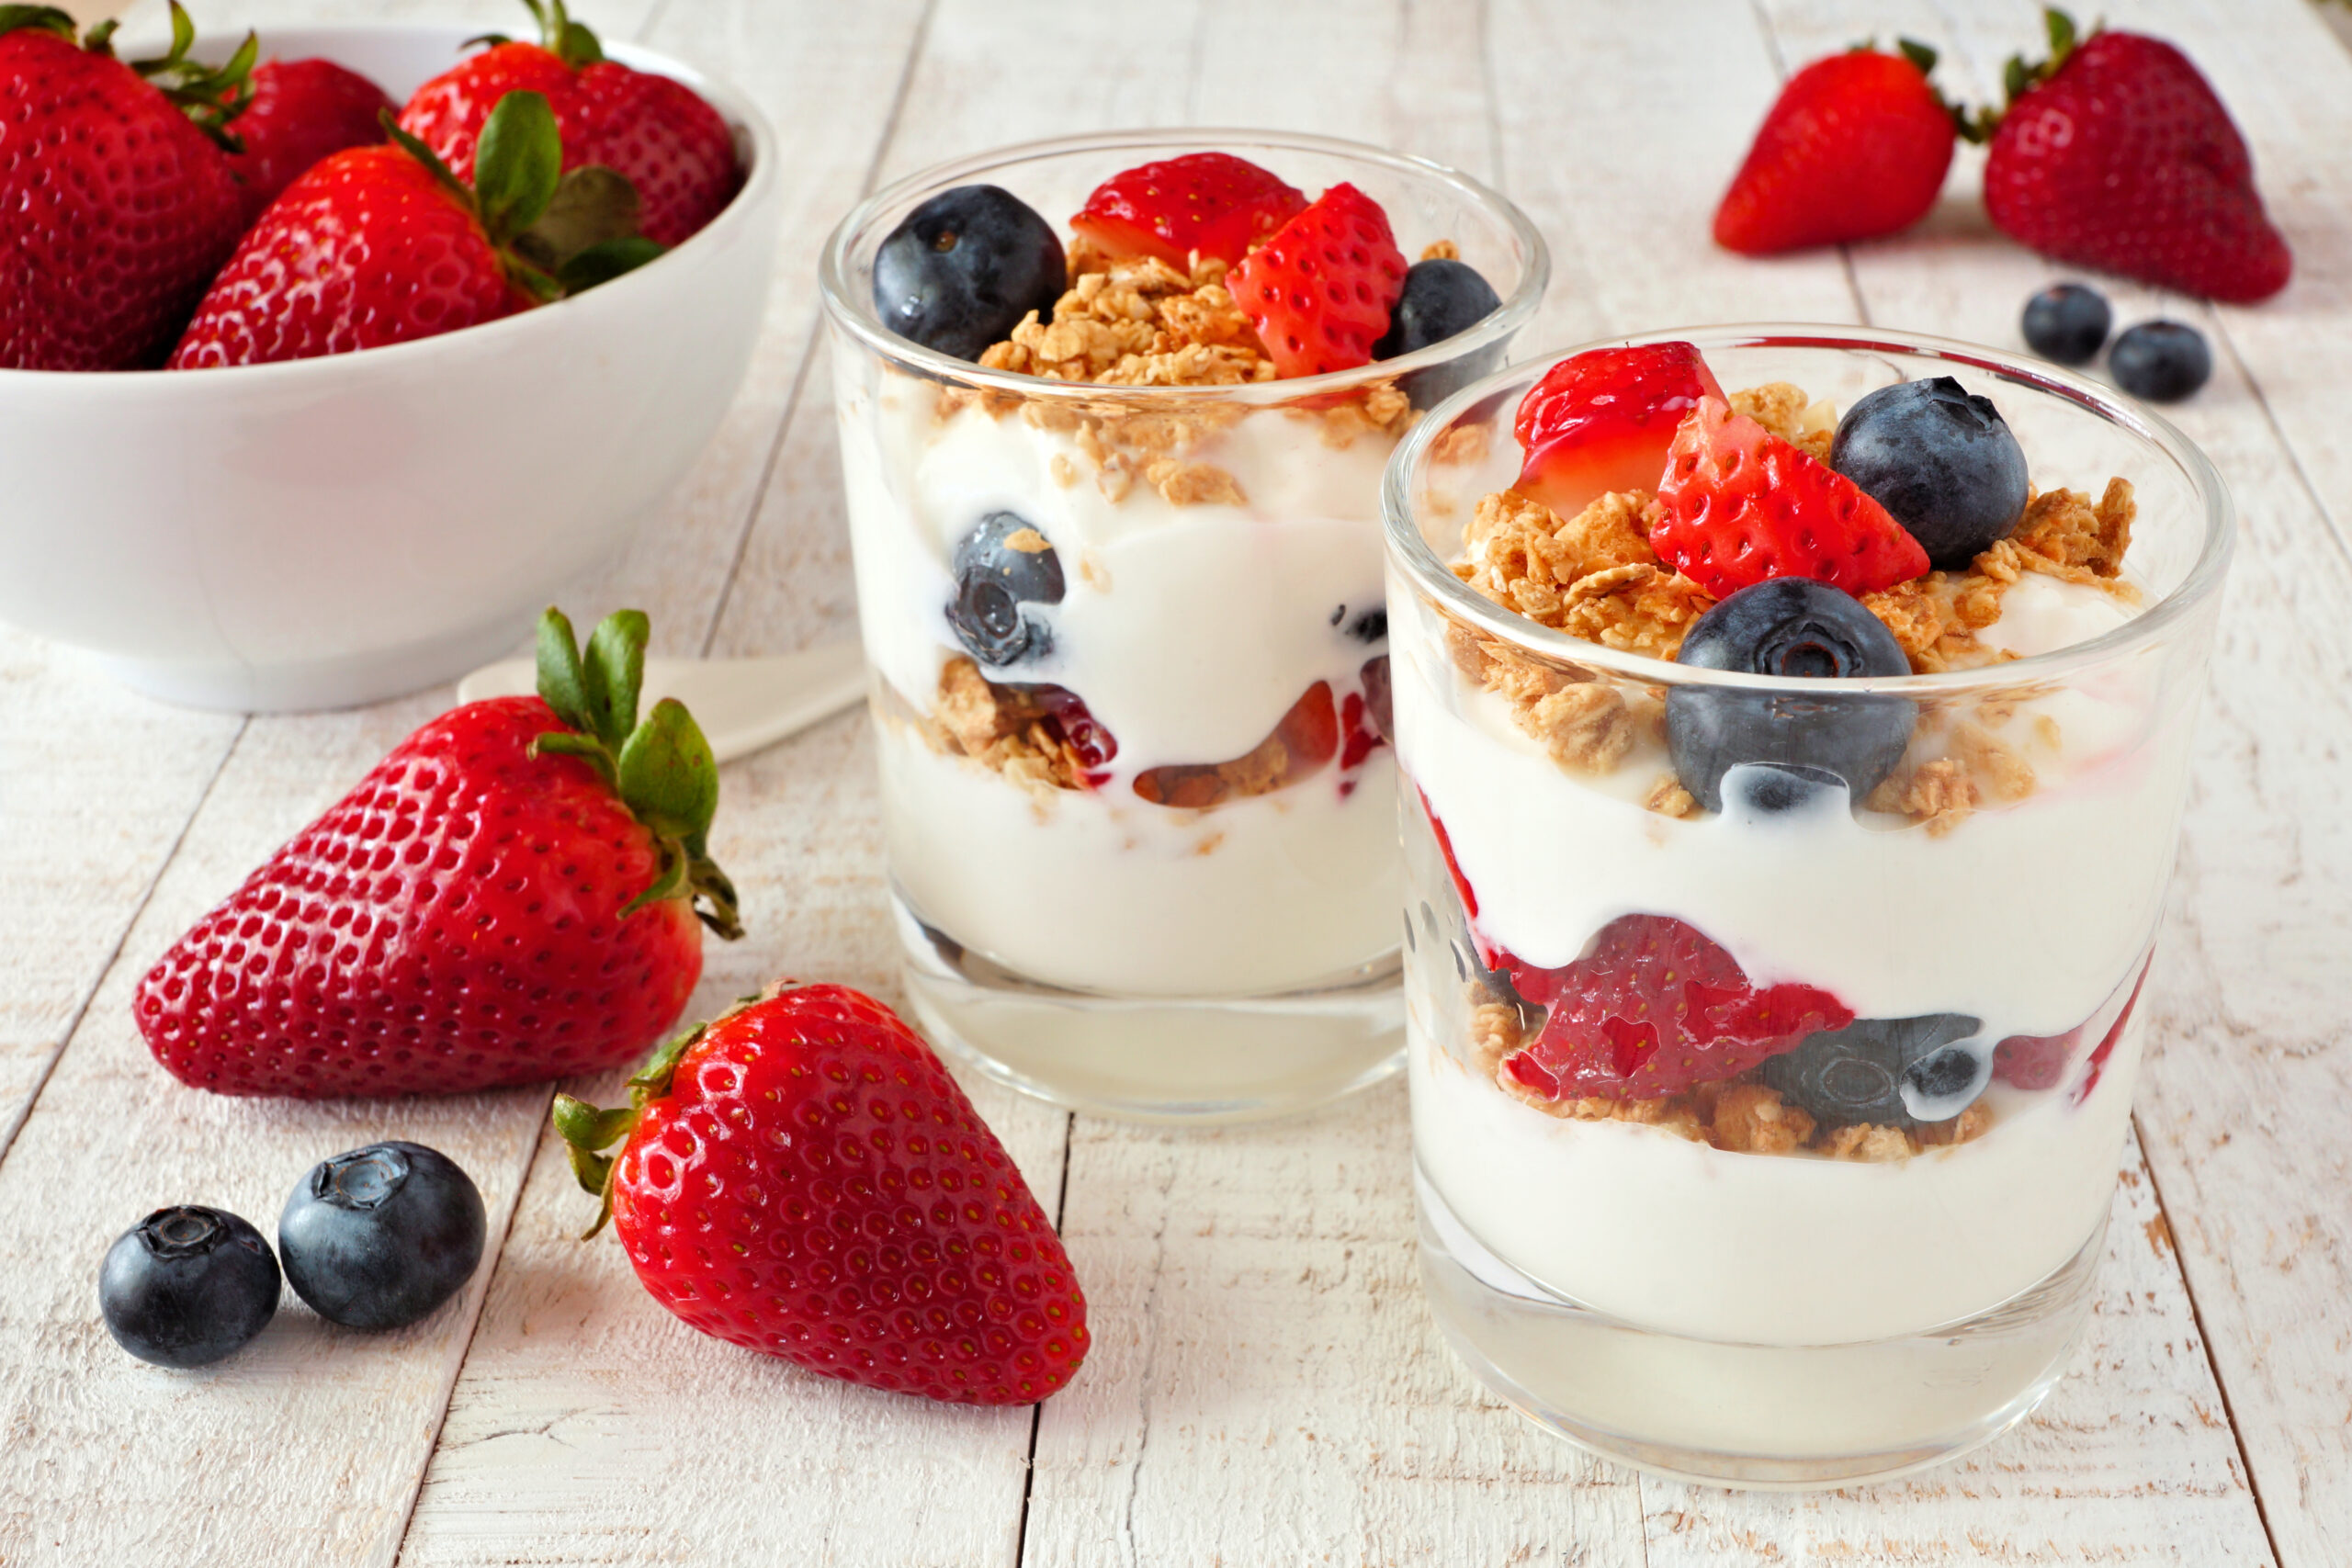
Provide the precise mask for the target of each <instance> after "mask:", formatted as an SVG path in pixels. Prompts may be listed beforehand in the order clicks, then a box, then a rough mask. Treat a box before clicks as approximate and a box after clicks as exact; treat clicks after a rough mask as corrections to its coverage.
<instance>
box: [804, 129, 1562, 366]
mask: <svg viewBox="0 0 2352 1568" xmlns="http://www.w3.org/2000/svg"><path fill="white" fill-rule="evenodd" d="M1236 144H1239V145H1243V146H1248V147H1253V148H1255V147H1267V148H1286V149H1290V150H1293V151H1296V152H1314V153H1319V154H1322V155H1325V156H1328V157H1333V158H1340V159H1346V160H1351V161H1354V162H1357V163H1361V164H1372V165H1374V166H1377V167H1380V168H1383V169H1385V170H1387V171H1389V172H1391V173H1393V174H1397V175H1404V176H1407V177H1408V178H1411V179H1417V180H1423V181H1430V182H1433V183H1435V184H1438V185H1442V186H1452V187H1453V188H1454V189H1455V190H1457V191H1458V192H1460V193H1461V194H1462V195H1463V196H1464V197H1466V198H1467V199H1468V200H1469V201H1470V202H1472V203H1474V204H1475V205H1476V206H1479V207H1482V208H1485V209H1487V210H1489V211H1490V212H1492V213H1494V214H1495V215H1496V217H1497V218H1498V219H1499V220H1500V221H1501V225H1502V227H1503V228H1504V229H1505V230H1507V231H1509V232H1510V236H1511V239H1512V242H1513V243H1515V244H1516V245H1517V246H1518V247H1519V250H1520V253H1521V258H1522V266H1521V273H1520V277H1519V281H1518V283H1517V284H1516V285H1515V286H1514V287H1513V288H1512V289H1511V292H1510V294H1509V295H1508V296H1506V297H1505V298H1504V299H1503V301H1502V303H1501V304H1500V305H1499V306H1498V307H1497V308H1496V309H1495V310H1493V311H1492V312H1491V313H1489V314H1488V315H1487V317H1486V319H1485V320H1483V321H1479V322H1478V323H1477V324H1476V325H1475V326H1473V327H1471V328H1470V329H1469V330H1468V331H1467V332H1462V333H1455V334H1454V335H1453V336H1452V337H1450V338H1446V339H1444V340H1443V341H1442V342H1439V343H1433V344H1430V345H1429V346H1428V347H1426V348H1419V349H1415V350H1414V351H1413V352H1412V353H1410V354H1400V355H1397V356H1396V357H1395V358H1393V359H1375V360H1373V361H1372V362H1371V363H1369V364H1366V365H1362V366H1358V367H1354V368H1353V369H1349V370H1332V371H1327V372H1325V373H1324V374H1322V375H1319V376H1295V377H1288V378H1277V379H1275V380H1272V381H1249V382H1242V383H1240V384H1238V385H1233V386H1205V387H1132V386H1114V385H1108V384H1105V383H1103V382H1097V381H1062V380H1057V379H1054V378H1049V377H1044V376H1029V375H1023V374H1021V373H1019V372H1017V371H1011V370H990V369H987V368H985V367H982V366H980V365H978V364H976V363H974V362H973V361H971V360H968V359H958V358H956V356H955V355H949V354H942V353H941V352H939V351H938V350H937V349H934V348H927V347H925V346H924V345H923V344H919V343H916V342H915V341H914V340H913V339H911V338H906V337H901V336H899V334H898V333H895V332H892V331H891V330H890V329H889V328H888V327H887V326H884V325H883V324H882V322H881V321H880V320H879V319H878V318H877V317H876V315H875V313H874V309H873V300H872V299H871V297H870V296H871V290H868V291H866V294H865V296H864V297H861V296H860V295H859V293H858V291H857V290H855V289H854V288H851V287H850V277H851V271H852V268H851V254H852V252H853V250H854V248H855V247H856V246H857V244H858V243H859V242H861V241H862V240H863V239H864V238H865V234H866V232H867V231H869V230H870V229H871V228H872V227H873V226H874V223H875V221H876V219H877V218H879V217H880V216H881V215H882V214H883V213H885V212H888V210H890V209H892V208H894V207H896V206H898V205H899V204H900V203H902V202H905V201H907V200H908V199H909V198H910V197H913V196H915V195H916V194H917V193H919V192H931V191H934V190H936V189H944V188H945V187H947V186H951V185H960V184H964V183H967V181H969V180H971V179H973V178H976V177H978V176H979V175H987V174H989V173H990V172H992V171H996V170H1001V169H1005V168H1008V167H1011V166H1012V165H1014V164H1024V163H1033V162H1035V161H1037V160H1039V159H1044V158H1053V157H1066V156H1069V155H1070V154H1073V153H1083V152H1123V151H1125V152H1132V151H1135V150H1137V149H1145V150H1158V151H1159V152H1164V153H1165V154H1167V155H1170V156H1174V155H1177V154H1178V153H1180V152H1200V151H1224V150H1226V149H1227V148H1228V147H1231V146H1233V145H1236ZM1048 221H1050V220H1048ZM1057 232H1058V230H1057ZM820 256H821V259H820V262H819V264H818V271H817V287H818V292H819V294H820V296H821V297H822V299H823V300H824V305H825V314H826V315H827V317H828V318H830V319H831V321H833V322H834V323H835V324H837V325H839V326H840V327H842V329H843V330H845V331H847V332H849V333H853V334H854V336H856V338H857V339H858V340H859V342H860V343H861V344H864V345H865V348H866V349H868V350H869V351H870V352H872V353H874V354H875V355H878V356H879V357H881V358H882V359H884V360H885V361H888V362H893V363H896V364H898V365H900V366H902V367H907V368H909V369H910V370H912V371H914V372H915V373H916V374H918V375H922V376H924V377H926V378H930V379H933V380H937V381H944V382H947V383H950V384H960V385H965V386H974V387H984V388H988V389H993V390H996V391H1001V392H1010V393H1012V394H1014V395H1016V396H1019V397H1022V398H1025V399H1030V400H1057V399H1058V400H1071V401H1083V402H1100V401H1103V400H1116V401H1121V402H1127V401H1170V400H1181V401H1185V402H1189V403H1201V402H1215V401H1222V402H1236V403H1248V404H1266V405H1280V404H1284V403H1291V402H1295V401H1297V400H1301V399H1306V398H1313V397H1316V396H1317V395H1329V394H1330V393H1334V392H1347V391H1352V390H1354V389H1358V388H1361V387H1365V386H1369V385H1373V384H1375V383H1379V382H1385V381H1397V380H1400V379H1402V378H1404V377H1406V376H1408V375H1410V374H1411V373H1412V372H1414V371H1415V370H1419V369H1422V368H1425V367H1430V366H1436V365H1447V364H1453V363H1455V362H1458V361H1460V360H1462V359H1464V358H1467V357H1469V356H1471V355H1476V354H1477V353H1479V352H1480V351H1481V350H1484V349H1486V348H1488V347H1489V346H1492V345H1498V344H1499V345H1507V344H1509V343H1510V340H1511V339H1512V337H1514V336H1515V335H1516V334H1517V333H1519V332H1520V330H1521V328H1523V327H1524V326H1526V325H1527V323H1528V322H1529V321H1532V320H1533V319H1534V315H1535V312H1536V310H1537V309H1538V307H1540V306H1541V305H1542V303H1543V300H1544V291H1545V289H1546V288H1548V287H1549V286H1550V283H1551V277H1552V252H1551V247H1550V246H1549V245H1547V244H1545V243H1544V235H1543V232H1542V231H1540V230H1538V229H1537V228H1536V226H1535V223H1534V220H1532V219H1531V218H1529V217H1528V215H1527V214H1526V212H1525V211H1524V210H1522V209H1521V208H1520V206H1519V204H1518V203H1516V202H1514V201H1512V200H1511V199H1510V197H1508V196H1505V195H1504V194H1503V193H1502V192H1500V191H1498V190H1496V189H1495V188H1493V187H1492V186H1488V185H1487V184H1486V183H1485V182H1483V181H1481V180H1478V179H1476V178H1474V177H1472V176H1471V175H1466V174H1464V173H1463V172H1462V171H1461V170H1459V169H1456V168H1453V167H1451V166H1449V165H1447V164H1440V163H1437V162H1435V161H1434V160H1432V159H1429V158H1422V157H1418V156H1415V155H1414V154H1412V153H1409V152H1391V151H1389V150H1388V149H1386V148H1384V147H1376V146H1374V145H1372V144H1371V143H1369V142H1363V141H1349V140H1346V139H1344V138H1341V137H1336V136H1319V135H1316V134H1314V133H1312V132H1308V131H1297V130H1278V129H1274V128H1272V127H1266V126H1230V125H1227V126H1217V125H1209V126H1199V125H1175V126H1139V127H1135V128H1131V129H1125V130H1096V131H1086V132H1081V133H1080V134H1077V135H1071V136H1054V137H1046V138H1044V139H1041V140H1038V141H1019V142H1013V143H1011V144H1008V145H1005V146H1001V147H992V148H989V149H987V150H986V151H983V152H976V153H967V154H966V155H964V156H963V157H960V158H951V159H948V160H946V161H944V162H942V163H937V164H929V165H927V166H925V167H923V168H921V169H917V170H915V171H914V172H913V173H912V174H910V175H904V176H903V177H901V178H899V179H896V180H893V181H891V182H890V184H888V185H887V186H883V187H882V188H881V189H879V190H876V191H875V192H874V193H873V194H872V195H870V196H867V197H865V198H864V199H862V200H861V201H859V202H858V203H857V205H855V206H854V207H853V208H851V209H849V211H848V212H847V213H846V214H844V215H843V216H842V220H841V221H840V222H839V223H837V224H836V225H834V227H833V231H832V232H831V234H830V235H828V236H827V237H826V240H825V245H824V249H823V251H822V252H821V253H820Z"/></svg>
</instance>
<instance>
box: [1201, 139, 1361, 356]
mask: <svg viewBox="0 0 2352 1568" xmlns="http://www.w3.org/2000/svg"><path fill="white" fill-rule="evenodd" d="M1405 271H1406V268H1405V256H1404V253H1403V252H1401V251H1399V250H1397V238H1396V236H1395V235H1394V234H1393V233H1391V232H1390V231H1389V228H1388V214H1387V213H1385V212H1384V211H1382V210H1381V208H1380V204H1379V203H1378V202H1376V201H1374V200H1373V199H1372V198H1371V197H1368V196H1366V195H1364V194H1363V192H1362V191H1360V190H1358V189H1356V187H1355V186H1351V185H1347V184H1344V183H1342V184H1340V185H1335V186H1332V187H1331V188H1330V189H1329V190H1327V191H1325V192H1324V193H1323V195H1322V197H1321V198H1320V199H1318V200H1317V202H1316V203H1315V204H1314V205H1313V206H1311V207H1309V208H1307V209H1306V210H1305V211H1303V212H1301V213H1299V214H1298V216H1296V217H1295V218H1293V219H1292V220H1290V221H1289V222H1287V223H1285V224H1283V226H1282V227H1281V228H1280V229H1278V230H1276V231H1274V233H1273V234H1272V237H1270V238H1269V239H1268V240H1267V241H1266V243H1264V244H1262V245H1261V246H1259V247H1258V248H1257V249H1256V250H1254V251H1252V252H1250V254H1249V255H1247V256H1246V257H1244V258H1243V259H1242V260H1241V262H1240V263H1239V264H1238V265H1236V266H1235V267H1234V269H1233V270H1232V271H1231V272H1230V273H1228V274H1227V275H1226V280H1225V286H1226V288H1227V290H1228V291H1229V292H1230V293H1231V294H1232V296H1233V301H1234V303H1235V304H1236V305H1238V306H1239V307H1240V308H1241V313H1242V314H1243V315H1245V316H1247V317H1248V318H1249V319H1250V325H1251V326H1252V327H1254V328H1256V329H1257V333H1258V337H1259V340H1260V341H1261V343H1263V344H1265V348H1266V354H1267V355H1268V357H1270V358H1272V360H1273V362H1274V369H1275V371H1276V373H1277V374H1279V375H1282V376H1285V377H1290V376H1319V375H1322V374H1323V373H1325V372H1326V371H1331V370H1352V369H1354V368H1355V367H1357V366H1359V365H1369V364H1371V363H1372V345H1373V344H1374V343H1376V342H1378V341H1379V340H1380V338H1381V336H1382V334H1384V333H1386V332H1387V331H1388V321H1389V312H1390V310H1391V309H1392V308H1393V307H1394V306H1395V305H1396V303H1397V298H1398V296H1399V295H1401V294H1402V293H1403V291H1404V288H1405Z"/></svg>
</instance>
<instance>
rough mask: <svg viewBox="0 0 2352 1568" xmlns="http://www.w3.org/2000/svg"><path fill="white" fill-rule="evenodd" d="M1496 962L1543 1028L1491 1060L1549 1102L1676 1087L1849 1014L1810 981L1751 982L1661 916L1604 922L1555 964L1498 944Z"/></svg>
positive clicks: (1729, 1072)
mask: <svg viewBox="0 0 2352 1568" xmlns="http://www.w3.org/2000/svg"><path fill="white" fill-rule="evenodd" d="M1502 967H1503V969H1504V971H1505V972H1506V973H1507V974H1509V975H1510V979H1511V983H1512V985H1513V986H1514V987H1517V989H1518V991H1519V994H1520V995H1521V996H1522V997H1525V998H1527V999H1528V1000H1529V1001H1532V1002H1534V1003H1536V1004H1537V1005H1539V1006H1541V1007H1544V1008H1545V1009H1548V1012H1547V1013H1546V1015H1545V1017H1544V1029H1543V1032H1542V1033H1540V1034H1539V1035H1537V1036H1536V1038H1535V1040H1534V1042H1533V1043H1531V1044H1529V1045H1527V1046H1525V1047H1524V1048H1522V1049H1521V1050H1520V1051H1519V1052H1517V1053H1516V1054H1514V1055H1511V1056H1510V1057H1509V1058H1507V1059H1506V1060H1505V1062H1504V1064H1503V1070H1504V1071H1506V1072H1508V1073H1510V1076H1511V1077H1513V1078H1515V1079H1516V1080H1518V1081H1519V1082H1520V1083H1521V1084H1522V1085H1524V1086H1525V1087H1527V1088H1529V1089H1533V1090H1534V1091H1535V1092H1537V1093H1538V1094H1541V1095H1544V1097H1546V1098H1547V1099H1552V1100H1564V1099H1575V1098H1578V1097H1581V1096H1585V1095H1603V1096H1607V1097H1610V1098H1612V1099H1625V1100H1656V1099H1658V1098H1660V1097H1662V1096H1665V1095H1669V1094H1679V1093H1680V1092H1681V1091H1682V1090H1684V1089H1689V1088H1691V1086H1692V1085H1694V1084H1702V1083H1713V1082H1717V1081H1719V1080H1721V1079H1724V1078H1728V1077H1735V1076H1736V1075H1737V1074H1740V1073H1743V1072H1746V1071H1747V1069H1748V1068H1750V1067H1752V1066H1756V1065H1757V1064H1758V1063H1759V1062H1761V1061H1763V1060H1764V1059H1765V1058H1767V1057H1768V1056H1775V1055H1780V1054H1781V1052H1783V1051H1787V1050H1792V1049H1793V1048H1794V1047H1795V1046H1796V1045H1798V1044H1799V1043H1802V1042H1803V1041H1804V1038H1805V1037H1806V1036H1807V1035H1809V1034H1813V1033H1815V1032H1818V1031H1821V1030H1825V1029H1843V1028H1845V1027H1846V1025H1848V1024H1849V1023H1851V1022H1853V1021H1854V1015H1853V1013H1852V1012H1851V1011H1850V1010H1849V1009H1848V1008H1847V1007H1846V1006H1845V1005H1844V1004H1843V1003H1841V1002H1840V1001H1838V998H1836V997H1833V996H1831V995H1830V994H1829V993H1828V992H1826V991H1824V990H1820V989H1817V988H1816V987H1812V986H1800V985H1793V984H1788V983H1783V984H1781V985H1777V986H1768V987H1763V988H1761V989H1758V987H1755V986H1753V985H1751V984H1749V983H1748V979H1747V974H1746V973H1745V972H1744V971H1742V970H1741V968H1740V966H1739V964H1738V963H1737V961H1736V960H1735V959H1734V958H1733V957H1732V955H1731V954H1730V953H1726V952H1724V950H1723V949H1722V948H1721V947H1719V946H1717V945H1716V944H1715V943H1714V942H1712V941H1710V940H1708V938H1707V937H1705V936H1704V935H1702V933H1701V932H1699V931H1697V930H1695V929H1694V928H1692V927H1691V926H1689V925H1686V924H1684V923H1683V922H1682V921H1680V920H1676V919H1668V918H1667V917H1665V916H1663V915H1625V916H1623V917H1621V918H1619V919H1614V920H1611V922H1609V924H1608V925H1606V926H1603V927H1602V928H1601V930H1600V934H1599V935H1598V936H1596V937H1595V938H1593V941H1592V944H1591V946H1590V947H1589V948H1588V949H1587V951H1586V953H1585V955H1584V956H1583V957H1581V958H1579V959H1577V961H1576V962H1575V963H1573V964H1568V965H1566V967H1565V968H1560V969H1539V968H1536V967H1534V966H1533V965H1532V964H1525V963H1522V962H1521V960H1519V959H1517V958H1515V957H1512V956H1510V955H1509V954H1505V955H1504V956H1503V958H1502Z"/></svg>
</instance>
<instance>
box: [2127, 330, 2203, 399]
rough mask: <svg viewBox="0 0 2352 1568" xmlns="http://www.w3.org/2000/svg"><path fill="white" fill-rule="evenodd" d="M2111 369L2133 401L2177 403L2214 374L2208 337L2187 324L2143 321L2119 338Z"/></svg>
mask: <svg viewBox="0 0 2352 1568" xmlns="http://www.w3.org/2000/svg"><path fill="white" fill-rule="evenodd" d="M2107 368H2108V370H2109V372H2110V373H2111V374H2112V375H2113V376H2114V377H2115V384H2116V385H2117V386H2119V387H2120V388H2122V389H2124V390H2125V391H2127V392H2129V393H2131V395H2132V396H2133V397H2135V398H2145V399H2147V400H2148V401H2150V402H2152V403H2177V402H2178V401H2179V400H2181V399H2183V398H2185V397H2187V396H2188V394H2189V393H2191V392H2193V391H2195V390H2197V389H2198V388H2199V387H2201V386H2203V385H2204V384H2205V378H2207V377H2209V376H2211V375H2212V374H2213V353H2212V350H2211V349H2209V348H2207V347H2206V346H2205V334H2204V333H2200V332H2199V331H2198V330H2197V329H2196V328H2195V327H2192V326H2190V325H2188V323H2187V322H2185V321H2142V322H2141V323H2140V324H2139V325H2138V326H2136V327H2126V328H2124V329H2123V331H2122V333H2120V335H2119V336H2118V337H2117V338H2116V340H2115V346H2114V347H2113V348H2112V349H2109V351H2108V355H2107Z"/></svg>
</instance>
